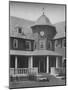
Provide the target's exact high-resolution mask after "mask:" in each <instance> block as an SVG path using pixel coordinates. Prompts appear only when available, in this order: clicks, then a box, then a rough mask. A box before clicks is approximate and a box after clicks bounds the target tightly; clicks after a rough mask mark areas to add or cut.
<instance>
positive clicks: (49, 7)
mask: <svg viewBox="0 0 68 90" xmlns="http://www.w3.org/2000/svg"><path fill="white" fill-rule="evenodd" d="M43 8H44V10H43ZM43 11H44V14H45V15H46V16H47V17H48V18H49V20H50V21H51V23H52V24H55V23H58V22H62V21H65V5H56V4H46V3H43V4H42V3H25V2H11V3H10V16H15V17H20V18H24V19H27V20H31V21H36V20H37V19H38V18H39V17H40V16H41V15H42V14H43Z"/></svg>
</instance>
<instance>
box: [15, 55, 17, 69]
mask: <svg viewBox="0 0 68 90" xmlns="http://www.w3.org/2000/svg"><path fill="white" fill-rule="evenodd" d="M15 69H17V56H15Z"/></svg>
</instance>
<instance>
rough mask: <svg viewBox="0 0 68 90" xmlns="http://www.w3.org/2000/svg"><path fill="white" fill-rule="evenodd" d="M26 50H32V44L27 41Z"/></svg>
mask: <svg viewBox="0 0 68 90" xmlns="http://www.w3.org/2000/svg"><path fill="white" fill-rule="evenodd" d="M26 50H31V42H30V41H26Z"/></svg>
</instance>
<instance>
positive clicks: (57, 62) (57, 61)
mask: <svg viewBox="0 0 68 90" xmlns="http://www.w3.org/2000/svg"><path fill="white" fill-rule="evenodd" d="M58 67H59V57H58V56H57V57H56V68H58Z"/></svg>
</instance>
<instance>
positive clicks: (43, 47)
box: [39, 40, 45, 49]
mask: <svg viewBox="0 0 68 90" xmlns="http://www.w3.org/2000/svg"><path fill="white" fill-rule="evenodd" d="M39 47H40V49H45V41H44V40H40V41H39Z"/></svg>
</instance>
